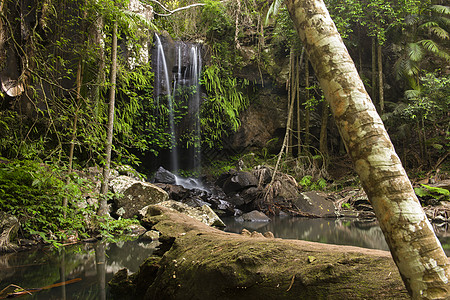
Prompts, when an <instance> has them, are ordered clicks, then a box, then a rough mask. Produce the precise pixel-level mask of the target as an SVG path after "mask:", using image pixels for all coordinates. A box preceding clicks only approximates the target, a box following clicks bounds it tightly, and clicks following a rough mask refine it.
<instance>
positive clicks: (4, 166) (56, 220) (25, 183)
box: [0, 160, 86, 240]
mask: <svg viewBox="0 0 450 300" xmlns="http://www.w3.org/2000/svg"><path fill="white" fill-rule="evenodd" d="M59 172H61V170H58V169H51V168H50V167H49V166H47V165H45V166H44V165H42V164H39V163H37V162H34V161H28V160H26V161H12V162H7V161H1V163H0V210H2V211H4V212H6V213H9V214H12V215H14V216H16V217H17V218H18V219H19V221H20V223H21V225H22V229H23V230H24V234H25V235H27V234H28V235H29V234H38V235H41V236H43V235H49V234H51V233H61V232H65V231H67V230H76V231H77V232H78V233H79V234H82V235H83V234H84V233H85V232H86V226H85V225H86V224H85V222H84V220H83V216H82V214H80V213H79V211H78V209H77V208H76V207H75V206H74V205H73V204H74V203H75V201H77V200H78V199H79V198H80V197H81V189H80V182H73V181H71V182H69V183H68V184H67V183H66V182H65V181H63V180H62V178H61V176H60V174H59ZM64 198H67V199H69V201H68V202H69V206H68V207H67V208H65V207H63V200H64ZM64 213H66V217H65V218H64ZM60 238H63V236H60ZM44 240H45V239H44Z"/></svg>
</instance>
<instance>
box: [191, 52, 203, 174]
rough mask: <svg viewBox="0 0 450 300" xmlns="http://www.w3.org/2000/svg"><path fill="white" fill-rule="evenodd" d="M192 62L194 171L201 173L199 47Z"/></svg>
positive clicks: (200, 66) (193, 53) (200, 58)
mask: <svg viewBox="0 0 450 300" xmlns="http://www.w3.org/2000/svg"><path fill="white" fill-rule="evenodd" d="M190 60H191V64H192V68H191V78H192V85H193V86H194V87H195V90H194V94H193V95H192V98H191V99H192V106H193V108H194V112H195V114H194V118H193V120H194V126H193V127H194V134H195V143H194V166H193V167H194V170H196V171H198V172H200V168H201V132H200V74H201V68H202V57H201V54H200V51H199V47H198V46H197V45H192V47H191V51H190Z"/></svg>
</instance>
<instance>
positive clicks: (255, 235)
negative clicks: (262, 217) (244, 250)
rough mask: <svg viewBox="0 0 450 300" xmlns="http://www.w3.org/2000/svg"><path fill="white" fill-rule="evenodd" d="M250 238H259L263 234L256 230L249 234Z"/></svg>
mask: <svg viewBox="0 0 450 300" xmlns="http://www.w3.org/2000/svg"><path fill="white" fill-rule="evenodd" d="M251 237H252V238H259V237H264V236H263V234H262V233H261V232H257V231H253V232H252V234H251Z"/></svg>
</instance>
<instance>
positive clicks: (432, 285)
mask: <svg viewBox="0 0 450 300" xmlns="http://www.w3.org/2000/svg"><path fill="white" fill-rule="evenodd" d="M287 5H288V10H289V12H290V15H291V18H292V19H293V22H294V25H295V26H296V28H297V30H298V33H299V35H300V39H301V40H302V43H303V44H304V45H305V47H306V51H307V53H308V54H309V58H310V61H311V63H312V65H313V67H314V70H315V73H316V76H317V78H318V79H319V81H320V84H321V86H322V89H323V91H324V94H325V97H326V99H327V100H328V101H329V103H330V107H331V111H332V113H333V116H334V118H335V120H336V125H337V127H338V128H339V131H340V134H341V136H342V138H343V140H344V143H345V146H346V149H347V151H348V153H349V155H350V157H351V158H352V160H353V162H354V165H355V170H356V172H357V173H358V175H359V177H360V180H361V183H362V185H363V187H364V190H365V191H366V193H367V196H368V197H369V200H370V202H371V203H372V205H373V207H374V210H375V213H376V216H377V218H378V220H379V222H380V227H381V229H382V230H383V233H384V235H385V238H386V241H387V243H388V245H389V248H390V250H391V254H392V257H393V259H394V261H395V263H396V265H397V267H398V269H399V271H400V274H401V276H402V279H403V281H404V283H405V286H406V288H407V290H408V292H409V293H410V295H411V297H412V298H413V299H448V298H449V297H450V284H449V277H450V265H449V262H448V259H447V256H446V255H445V253H444V251H443V249H442V247H441V245H440V243H439V240H438V239H437V238H436V235H435V234H434V232H433V228H432V227H431V224H430V222H429V221H428V219H427V217H426V215H425V213H424V211H423V210H422V207H421V205H420V202H419V201H418V199H417V197H416V195H415V193H414V190H413V188H412V186H411V183H410V181H409V179H408V176H407V174H406V172H405V170H404V169H403V167H402V165H401V162H400V159H399V158H398V156H397V154H396V153H395V150H394V147H393V145H392V143H391V141H390V139H389V136H388V134H387V132H386V130H385V128H384V126H383V122H382V121H381V118H380V117H379V115H378V114H377V112H376V109H375V107H374V105H373V103H372V101H371V99H370V97H369V95H368V94H367V92H366V90H365V88H364V84H363V82H362V80H361V79H360V77H359V75H358V72H357V70H356V67H355V64H354V63H353V61H352V59H351V57H350V55H349V54H348V52H347V49H346V48H345V45H344V43H343V41H342V38H341V37H340V35H339V33H338V31H337V29H336V26H335V25H334V23H333V21H332V20H331V18H330V15H329V14H328V11H327V9H326V7H325V4H324V3H323V1H322V0H288V1H287Z"/></svg>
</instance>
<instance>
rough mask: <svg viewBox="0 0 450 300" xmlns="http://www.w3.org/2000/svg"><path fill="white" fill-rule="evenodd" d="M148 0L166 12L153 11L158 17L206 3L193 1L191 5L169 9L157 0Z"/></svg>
mask: <svg viewBox="0 0 450 300" xmlns="http://www.w3.org/2000/svg"><path fill="white" fill-rule="evenodd" d="M149 1H150V2H154V3H156V4H158V5H159V6H161V8H162V9H163V10H165V11H167V14H159V13H156V12H155V13H154V14H155V15H157V16H160V17H168V16H170V15H172V14H174V13H176V12H178V11H180V10H185V9H189V8H192V7H195V6H203V5H205V4H206V3H194V4H191V5H187V6H183V7H179V8H177V9H174V10H170V9H168V8H167V7H165V6H164V5H163V4H162V3H161V2H159V1H157V0H149ZM221 2H222V1H221Z"/></svg>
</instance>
